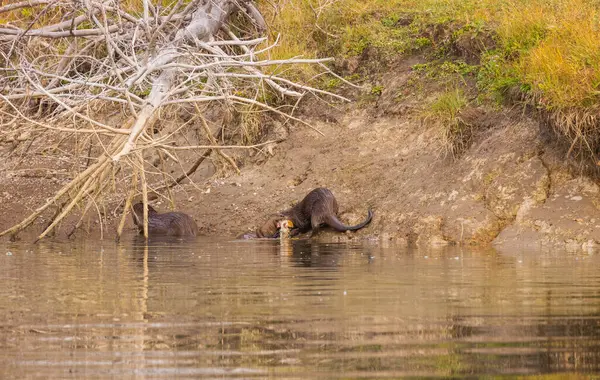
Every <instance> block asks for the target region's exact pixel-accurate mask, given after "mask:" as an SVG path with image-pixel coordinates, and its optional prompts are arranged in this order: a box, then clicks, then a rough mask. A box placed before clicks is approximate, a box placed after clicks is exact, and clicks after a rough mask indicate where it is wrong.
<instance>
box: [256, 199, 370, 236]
mask: <svg viewBox="0 0 600 380" xmlns="http://www.w3.org/2000/svg"><path fill="white" fill-rule="evenodd" d="M338 209H339V207H338V203H337V201H336V199H335V197H334V196H333V193H332V192H331V191H330V190H329V189H326V188H324V187H320V188H317V189H314V190H312V191H311V192H310V193H308V194H307V195H306V196H305V197H304V199H302V201H300V202H299V203H298V204H297V205H295V206H294V207H292V208H290V209H287V210H285V211H282V212H280V213H279V214H276V215H273V216H271V217H270V218H269V220H267V221H266V222H265V223H263V224H262V225H261V226H260V227H259V228H258V229H257V230H256V236H257V237H259V238H265V237H266V238H273V237H276V236H277V232H278V229H279V227H278V223H279V222H280V221H281V220H284V219H287V220H291V221H292V223H293V229H292V230H291V235H292V236H295V235H297V234H299V233H303V232H307V231H309V230H310V231H311V233H310V236H312V235H314V234H315V233H317V231H318V230H319V227H321V226H323V225H326V226H329V227H331V228H333V229H334V230H336V231H339V232H345V231H356V230H359V229H361V228H363V227H364V226H366V225H367V224H369V223H370V222H371V219H373V212H372V211H371V210H369V211H368V214H367V218H366V219H365V220H364V221H363V222H362V223H359V224H357V225H355V226H347V225H345V224H344V223H342V222H340V220H339V219H338V217H337V214H338Z"/></svg>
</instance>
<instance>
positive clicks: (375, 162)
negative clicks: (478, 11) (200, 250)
mask: <svg viewBox="0 0 600 380" xmlns="http://www.w3.org/2000/svg"><path fill="white" fill-rule="evenodd" d="M386 75H387V77H386V76H385V75H384V76H383V78H382V80H383V81H384V82H385V83H386V87H385V89H384V90H383V92H382V93H381V95H380V96H379V97H378V99H377V100H376V101H372V102H370V103H367V105H366V106H365V104H364V103H361V104H358V103H354V104H350V105H345V106H339V107H338V108H333V107H332V108H328V107H326V106H325V105H324V104H323V103H319V102H316V101H310V102H307V103H305V104H304V106H303V111H302V112H303V115H302V117H304V118H305V119H306V120H307V121H309V122H310V123H312V125H314V126H315V127H316V128H318V129H319V130H320V131H321V132H323V134H324V136H321V135H319V134H318V133H316V132H315V131H313V130H311V129H309V128H306V127H303V126H298V125H297V126H293V127H282V126H278V127H274V128H275V129H274V131H273V133H275V134H279V135H284V136H287V139H286V140H285V141H284V142H282V143H280V144H278V145H277V146H276V147H275V148H274V149H273V151H272V153H273V155H272V156H270V157H269V158H268V159H266V160H260V161H257V160H254V161H253V162H254V163H253V164H247V165H245V166H243V167H242V170H241V174H239V175H237V174H228V175H226V176H225V177H222V178H216V177H215V176H214V175H213V174H214V170H212V169H211V167H210V166H211V165H212V164H211V163H210V161H207V162H206V164H205V165H204V167H202V168H201V169H200V171H199V172H198V173H197V174H196V175H195V177H194V178H195V181H196V184H195V185H192V184H185V185H182V186H179V187H177V188H175V189H174V191H175V200H176V206H177V208H178V209H179V210H183V211H186V212H188V213H190V214H191V215H193V216H194V217H195V219H196V220H197V221H198V225H199V226H200V229H201V234H205V235H225V236H231V237H234V236H237V235H239V234H240V233H242V232H245V231H247V230H249V229H253V228H254V227H255V226H256V225H257V224H258V223H259V222H260V221H261V220H263V219H264V217H265V216H266V215H267V214H269V213H272V212H275V211H278V210H282V209H284V208H287V207H289V206H290V205H292V204H293V202H295V201H298V200H300V199H301V198H302V197H303V196H304V195H305V194H306V193H307V192H308V191H309V190H311V189H312V188H314V187H318V186H326V187H328V188H330V189H331V190H332V191H333V192H334V194H335V195H336V196H337V198H338V201H339V203H340V208H341V210H340V211H341V219H342V220H344V221H346V222H348V223H354V222H358V221H359V220H362V219H363V218H364V216H365V215H366V212H367V208H372V209H373V210H374V212H375V217H374V219H373V222H372V223H371V225H370V226H369V227H368V228H365V229H363V230H361V231H359V232H356V233H348V234H338V233H333V232H324V233H321V234H320V235H319V238H320V239H325V240H334V241H335V240H346V239H373V240H382V241H389V240H393V241H399V242H401V243H406V244H415V245H443V244H465V245H470V244H495V245H503V246H508V247H512V246H532V247H533V246H553V247H560V248H567V249H569V250H581V249H584V250H591V249H594V247H595V245H596V242H600V228H598V227H600V215H599V214H598V208H599V207H600V188H599V186H598V184H597V183H596V182H595V181H594V180H593V179H590V178H588V177H585V176H582V175H579V174H578V173H576V172H575V171H574V170H573V169H572V168H569V167H567V165H566V164H565V163H564V153H560V152H561V151H560V150H559V149H556V148H554V147H553V146H552V145H550V144H549V143H548V142H547V141H545V140H543V139H542V137H541V133H540V130H541V129H540V127H539V125H538V122H537V121H535V120H534V119H531V118H528V117H527V116H524V115H523V114H522V113H519V112H513V111H506V110H504V111H496V110H489V109H485V108H472V107H471V108H468V109H466V110H465V111H463V114H462V117H463V119H464V120H466V122H468V123H469V124H471V125H475V126H477V130H478V131H479V132H478V133H477V134H476V135H475V136H474V138H473V141H472V143H471V144H470V147H468V149H467V150H466V151H465V152H464V153H462V154H461V155H460V156H459V157H454V158H453V157H447V156H445V155H444V154H443V152H442V149H441V144H440V141H439V130H438V129H439V126H437V127H436V126H431V125H429V123H424V122H423V120H422V117H421V116H420V113H419V111H418V110H419V104H418V102H417V100H416V98H414V97H413V98H411V97H405V98H404V99H405V100H403V101H402V102H399V101H397V100H396V96H395V94H397V93H398V92H399V91H401V90H402V88H403V86H405V85H406V83H407V81H408V80H409V79H410V77H411V75H412V71H411V66H410V65H405V66H404V67H403V68H402V67H400V68H398V69H397V70H395V71H394V72H390V73H388V74H386ZM17 143H18V141H16V140H13V141H4V142H3V143H2V145H0V153H2V154H3V155H4V156H5V157H8V158H7V159H5V160H2V162H0V215H1V218H0V229H2V230H4V229H5V228H7V227H9V226H11V225H13V224H14V223H17V222H18V221H19V220H21V219H23V218H24V217H26V216H27V215H28V214H29V213H30V212H31V211H32V210H33V209H35V208H36V207H37V206H39V205H40V204H41V203H42V202H44V201H45V200H46V199H47V198H48V197H49V196H50V195H51V194H52V192H53V191H55V190H57V189H58V188H59V185H60V184H63V183H65V182H66V181H67V180H68V178H69V176H68V173H67V172H66V171H65V170H64V169H62V168H61V165H60V160H57V159H56V158H55V157H51V156H35V157H19V156H16V155H9V152H10V151H12V149H13V148H14V146H15V144H17ZM256 162H260V164H257V163H256ZM115 200H117V199H115ZM121 200H122V197H121ZM153 204H154V206H155V207H156V208H157V209H159V210H161V211H163V210H166V209H167V206H166V205H165V203H164V202H163V203H161V202H154V203H153ZM100 211H101V212H104V211H103V210H100ZM105 214H106V221H107V222H108V224H105V225H104V232H105V234H106V235H105V236H107V237H108V236H112V235H113V234H114V230H115V225H116V223H117V221H118V213H117V212H115V211H114V210H108V211H106V212H105ZM75 222H76V219H75V218H71V219H70V220H69V221H67V222H65V223H63V226H62V230H61V231H62V232H61V234H62V233H64V232H68V231H69V230H70V229H71V227H72V225H74V223H75ZM44 223H45V221H44V220H40V221H38V222H36V224H34V225H33V226H32V229H33V230H40V229H41V228H42V226H43V225H44ZM86 226H87V229H88V230H90V231H92V232H93V233H92V236H93V237H94V238H97V236H98V234H97V232H98V229H99V227H98V223H97V221H94V220H93V218H92V220H91V221H90V223H88V224H86ZM81 233H84V232H81ZM127 233H129V234H133V233H134V230H133V226H132V223H131V221H130V220H129V221H128V224H127Z"/></svg>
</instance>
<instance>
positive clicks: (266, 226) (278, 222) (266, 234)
mask: <svg viewBox="0 0 600 380" xmlns="http://www.w3.org/2000/svg"><path fill="white" fill-rule="evenodd" d="M282 224H283V228H286V229H287V230H288V231H289V230H290V229H292V228H294V224H293V223H292V221H291V220H288V219H285V220H283V219H281V215H273V216H271V217H270V218H269V219H268V220H267V221H266V222H264V223H263V224H262V225H261V226H260V227H258V228H257V229H256V237H259V238H276V237H278V236H279V231H280V229H281V228H282Z"/></svg>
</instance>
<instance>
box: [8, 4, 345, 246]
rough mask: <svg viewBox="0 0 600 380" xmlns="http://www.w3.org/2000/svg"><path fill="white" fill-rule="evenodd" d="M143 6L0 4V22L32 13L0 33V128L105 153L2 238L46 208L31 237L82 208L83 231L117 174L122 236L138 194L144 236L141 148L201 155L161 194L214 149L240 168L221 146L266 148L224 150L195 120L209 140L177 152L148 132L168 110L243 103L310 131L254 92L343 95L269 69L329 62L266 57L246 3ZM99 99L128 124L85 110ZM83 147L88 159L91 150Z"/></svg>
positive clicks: (254, 14) (145, 186)
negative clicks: (32, 112)
mask: <svg viewBox="0 0 600 380" xmlns="http://www.w3.org/2000/svg"><path fill="white" fill-rule="evenodd" d="M142 7H143V9H141V10H135V9H126V8H124V6H123V5H122V4H121V2H120V1H117V0H80V1H72V0H27V1H20V2H16V3H13V4H8V5H4V6H1V7H0V15H4V14H7V13H8V12H13V13H14V12H22V11H23V10H24V9H29V10H31V12H29V13H31V14H32V15H33V16H32V20H31V21H29V22H15V23H9V24H6V25H3V26H2V27H0V55H1V57H0V59H2V60H3V61H4V62H3V63H4V64H3V65H0V98H1V99H2V101H3V105H2V107H0V122H2V123H5V122H6V123H7V124H6V125H17V124H24V123H26V124H27V125H28V126H29V127H30V128H31V129H33V130H34V131H36V132H40V133H52V134H57V135H60V134H64V135H65V136H73V135H77V136H87V137H85V138H84V140H85V141H87V142H88V143H89V144H92V142H94V146H96V147H101V148H102V153H101V154H100V155H98V156H97V157H89V155H87V154H84V153H82V154H81V158H82V159H83V158H84V157H85V159H84V160H85V161H86V162H87V163H88V165H87V167H85V169H83V170H80V171H78V172H76V173H75V175H74V177H73V179H72V180H71V181H70V182H69V183H67V184H65V185H64V186H63V187H62V188H60V189H59V190H58V191H57V192H56V193H55V194H54V196H53V197H51V198H50V199H48V200H47V201H46V202H45V203H44V204H42V205H40V206H39V207H38V208H36V209H35V210H34V211H33V212H32V213H31V214H30V215H29V216H28V217H26V218H25V219H24V220H22V221H21V222H20V223H18V224H16V225H14V226H12V227H11V228H9V229H7V230H5V231H2V232H0V236H2V235H11V236H15V235H16V234H18V233H19V232H20V231H22V230H24V229H25V228H27V227H28V226H30V225H31V224H32V223H33V222H34V221H35V220H36V219H37V218H39V217H40V216H41V215H42V214H44V213H45V212H46V211H47V210H48V209H49V208H52V207H54V208H55V212H54V216H53V217H52V218H51V220H50V222H49V223H48V224H47V226H46V228H45V229H44V230H43V232H42V233H41V234H40V235H39V236H38V239H41V238H43V237H45V236H47V235H48V234H49V233H51V232H52V231H53V230H54V229H55V228H56V227H57V226H58V225H59V223H60V222H61V221H62V220H63V219H64V218H65V217H66V216H67V215H68V214H69V213H71V212H72V211H73V210H74V209H75V208H76V207H77V208H80V207H81V208H82V209H83V212H82V217H81V219H79V222H78V223H77V224H76V228H78V227H79V226H80V225H81V223H82V220H83V215H85V214H86V213H87V212H88V210H90V209H92V206H93V207H94V208H96V209H97V210H98V212H100V211H99V210H100V209H99V208H98V204H100V203H101V200H102V199H104V197H105V195H106V193H107V192H110V191H116V190H115V189H116V185H115V182H116V180H115V177H116V176H117V174H120V175H124V174H123V173H126V174H127V175H126V176H125V177H123V178H125V179H124V180H123V181H121V183H125V182H127V185H126V186H127V188H128V191H127V198H126V199H125V207H124V209H123V213H122V215H121V219H120V223H119V226H118V229H117V235H118V236H120V235H121V233H122V231H123V225H124V221H125V218H126V215H127V213H128V212H129V209H130V207H131V203H132V201H133V199H134V197H136V196H138V195H139V194H140V193H141V198H142V201H143V203H144V225H145V226H144V235H145V236H146V237H147V210H148V208H147V207H148V191H149V186H150V185H149V183H148V182H147V175H146V174H147V173H146V170H147V169H145V167H144V166H145V165H144V153H145V152H146V151H148V150H150V151H157V152H159V154H160V157H161V160H163V162H164V157H169V158H176V155H177V151H181V150H191V149H206V152H204V153H203V154H202V155H201V156H200V157H199V158H198V159H197V161H196V162H195V163H194V165H192V167H190V168H189V170H187V172H185V173H184V174H183V175H181V176H179V177H178V178H177V179H173V180H172V181H171V183H168V179H167V175H166V174H165V173H164V171H163V179H164V181H163V182H164V185H163V186H162V187H161V188H160V189H165V188H170V187H172V186H173V185H174V184H177V183H180V182H181V181H183V179H185V178H188V176H189V175H191V173H193V171H195V170H196V169H197V167H198V166H199V165H200V163H201V162H202V160H204V159H205V158H206V157H207V155H208V154H210V152H212V151H215V152H217V154H219V155H220V156H221V157H222V158H223V159H224V160H225V161H227V162H229V163H230V165H232V166H233V167H234V168H235V169H236V170H237V166H236V164H235V162H234V161H233V159H231V157H230V156H229V155H227V154H226V153H225V152H224V150H227V149H256V148H258V147H260V146H262V145H266V144H272V143H273V141H267V142H265V143H261V144H255V145H251V146H237V145H220V144H219V143H218V137H217V138H214V137H213V136H212V135H211V134H210V130H209V128H208V126H207V125H206V122H205V121H204V118H202V119H201V120H202V123H203V124H202V126H203V129H204V131H205V133H206V134H207V138H208V141H209V142H210V145H188V146H174V144H172V141H174V138H175V135H174V134H171V135H169V136H167V137H164V136H162V137H155V136H154V135H153V133H152V132H151V131H152V128H153V125H154V123H155V122H156V120H157V119H158V118H159V115H160V110H161V109H164V108H165V107H166V106H171V107H172V106H173V105H182V104H183V103H192V104H194V106H196V109H197V112H200V111H199V109H198V108H197V105H198V104H211V105H215V106H216V105H225V107H230V106H231V105H236V104H237V105H246V106H252V107H255V108H259V109H262V110H264V111H267V112H271V113H275V114H277V115H280V116H282V117H284V118H286V119H287V120H290V121H296V122H298V123H301V124H304V125H307V126H309V127H311V128H313V127H312V126H310V125H309V124H308V123H306V122H304V121H303V120H301V119H298V118H295V117H293V116H292V115H291V113H289V114H288V113H287V112H285V111H283V110H281V109H279V108H277V107H274V106H272V105H269V104H267V103H266V102H264V101H262V100H261V99H262V98H261V97H260V96H258V95H257V94H259V91H260V89H261V88H264V87H265V86H266V87H268V88H269V89H270V91H272V92H274V93H276V94H278V95H279V96H280V97H289V98H301V97H302V96H304V95H305V94H307V93H312V94H315V95H316V96H331V97H332V98H334V99H338V100H346V99H345V98H343V97H341V96H339V95H336V94H332V93H330V92H327V91H323V90H319V89H317V88H313V87H311V86H309V85H306V84H303V83H296V82H295V81H293V80H290V79H287V78H284V77H283V76H281V75H271V74H266V73H265V72H264V70H265V69H267V68H269V67H283V66H286V65H288V66H289V65H299V64H312V65H316V66H317V67H319V68H320V69H321V70H323V72H329V70H328V69H327V67H326V66H325V65H324V64H323V63H324V62H327V61H329V59H301V58H295V59H288V60H269V59H265V58H264V57H265V56H267V54H266V53H267V52H268V51H269V49H271V48H272V47H273V46H275V44H276V43H277V41H275V42H274V43H273V44H268V43H267V39H266V38H265V37H261V36H260V34H262V33H263V32H264V31H265V29H266V25H265V21H264V19H263V17H262V15H261V14H260V12H259V11H258V9H257V7H256V5H255V3H254V1H253V0H192V1H190V2H187V3H184V1H182V0H179V1H177V2H172V4H171V5H169V6H158V5H154V4H152V3H151V2H149V1H147V0H144V1H143V2H142ZM233 14H240V15H242V18H243V17H245V18H246V21H247V24H248V26H247V30H246V31H245V32H244V33H242V34H240V32H239V30H240V28H239V26H237V24H236V26H237V27H236V29H235V31H236V32H234V31H233V30H234V29H233V28H231V27H229V26H228V22H229V19H230V18H231V16H232V15H233ZM45 20H51V21H45ZM236 33H237V34H236ZM32 104H33V105H34V106H36V107H38V113H37V114H36V116H28V113H27V112H26V110H27V109H29V108H30V107H31V105H32ZM97 104H102V105H111V106H112V107H116V108H120V109H121V113H122V115H123V116H124V118H122V119H121V120H126V121H125V122H123V121H121V122H120V123H119V122H116V123H110V122H108V121H106V119H100V118H99V117H97V116H95V115H96V114H95V113H94V112H91V111H90V109H91V108H93V106H92V105H97ZM7 120H8V121H7ZM3 125H4V124H3ZM221 128H222V127H221ZM181 129H182V130H178V131H179V133H184V130H183V129H185V128H181ZM317 132H318V131H317ZM221 133H222V130H220V132H219V136H220V134H221ZM319 133H320V132H319ZM31 138H32V139H33V138H35V133H34V134H32V137H31ZM107 141H108V142H107ZM89 146H90V148H89V149H87V152H91V145H89ZM123 169H126V170H123ZM121 191H122V190H121ZM100 222H102V221H101V220H100ZM73 231H74V230H73ZM73 231H71V234H72V233H73Z"/></svg>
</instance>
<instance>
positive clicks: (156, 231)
mask: <svg viewBox="0 0 600 380" xmlns="http://www.w3.org/2000/svg"><path fill="white" fill-rule="evenodd" d="M132 217H133V223H134V224H135V225H136V226H137V227H138V229H139V230H140V233H143V232H144V205H143V203H141V202H139V203H136V204H135V205H134V206H133V214H132ZM197 233H198V226H197V225H196V221H195V220H194V219H193V218H192V217H191V216H189V215H187V214H184V213H182V212H165V213H163V214H159V213H158V212H156V210H155V209H154V208H152V206H150V205H148V235H170V236H196V234H197Z"/></svg>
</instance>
